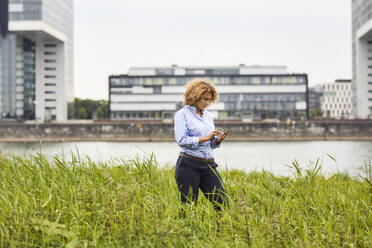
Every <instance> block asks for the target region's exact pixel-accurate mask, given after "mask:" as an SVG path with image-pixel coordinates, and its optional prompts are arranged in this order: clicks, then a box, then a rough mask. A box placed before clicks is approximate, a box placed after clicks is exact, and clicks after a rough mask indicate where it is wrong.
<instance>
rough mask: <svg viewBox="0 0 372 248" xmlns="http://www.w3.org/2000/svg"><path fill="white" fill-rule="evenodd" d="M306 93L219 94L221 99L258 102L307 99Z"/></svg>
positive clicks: (222, 100) (224, 100)
mask: <svg viewBox="0 0 372 248" xmlns="http://www.w3.org/2000/svg"><path fill="white" fill-rule="evenodd" d="M305 100H306V95H305V93H303V94H297V93H296V94H295V93H293V94H290V93H275V94H273V93H271V94H269V93H266V94H264V93H256V94H223V93H221V94H220V95H219V101H221V102H228V101H234V102H238V101H256V102H261V101H264V102H270V101H271V102H288V101H305Z"/></svg>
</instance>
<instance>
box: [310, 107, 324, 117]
mask: <svg viewBox="0 0 372 248" xmlns="http://www.w3.org/2000/svg"><path fill="white" fill-rule="evenodd" d="M322 116H323V111H322V110H321V109H320V108H316V109H313V110H311V111H310V117H312V118H314V117H322Z"/></svg>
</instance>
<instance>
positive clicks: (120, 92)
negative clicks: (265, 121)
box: [109, 65, 308, 120]
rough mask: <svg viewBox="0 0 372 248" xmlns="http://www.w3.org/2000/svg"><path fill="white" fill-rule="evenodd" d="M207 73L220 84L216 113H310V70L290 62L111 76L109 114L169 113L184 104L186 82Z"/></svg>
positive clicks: (161, 69) (131, 71)
mask: <svg viewBox="0 0 372 248" xmlns="http://www.w3.org/2000/svg"><path fill="white" fill-rule="evenodd" d="M197 77H207V78H209V79H211V80H212V82H213V83H214V84H215V85H216V88H217V90H218V92H219V99H218V102H217V103H215V104H213V105H212V106H210V108H209V111H211V112H212V114H213V115H214V117H215V118H219V119H231V118H240V119H243V118H260V119H261V118H286V117H292V118H295V117H299V116H304V117H307V116H308V109H307V106H308V104H307V103H308V102H307V101H308V100H307V89H308V88H307V75H306V74H288V72H287V68H286V67H285V66H245V65H240V66H231V67H179V66H176V65H173V66H171V67H147V68H130V69H129V73H128V74H124V75H113V76H110V77H109V114H110V118H111V119H113V120H120V119H137V118H139V119H143V118H149V119H154V118H155V119H157V118H159V119H164V118H165V119H167V118H172V117H173V115H174V113H175V112H176V111H177V110H178V109H180V108H181V107H182V106H183V96H182V94H183V93H184V91H185V87H184V86H185V84H186V83H187V82H189V81H191V80H192V79H194V78H197Z"/></svg>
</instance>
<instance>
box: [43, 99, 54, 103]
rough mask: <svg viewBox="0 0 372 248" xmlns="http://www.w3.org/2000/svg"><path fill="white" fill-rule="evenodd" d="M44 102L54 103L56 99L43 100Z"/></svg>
mask: <svg viewBox="0 0 372 248" xmlns="http://www.w3.org/2000/svg"><path fill="white" fill-rule="evenodd" d="M45 101H46V102H55V101H56V99H45Z"/></svg>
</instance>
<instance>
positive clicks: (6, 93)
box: [0, 0, 74, 121]
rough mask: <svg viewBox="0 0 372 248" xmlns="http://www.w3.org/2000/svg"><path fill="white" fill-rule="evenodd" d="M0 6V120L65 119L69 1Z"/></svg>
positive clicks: (69, 78) (69, 87) (69, 79)
mask: <svg viewBox="0 0 372 248" xmlns="http://www.w3.org/2000/svg"><path fill="white" fill-rule="evenodd" d="M0 5H1V6H0V9H1V11H0V12H1V17H0V24H1V25H0V28H1V34H2V36H1V37H0V111H1V116H0V118H1V119H2V120H6V119H14V120H38V121H45V120H51V119H56V120H57V121H64V120H66V119H67V118H68V109H69V108H68V105H70V106H71V107H72V106H73V101H74V92H73V2H72V0H58V1H54V0H0ZM71 107H70V109H71Z"/></svg>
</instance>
